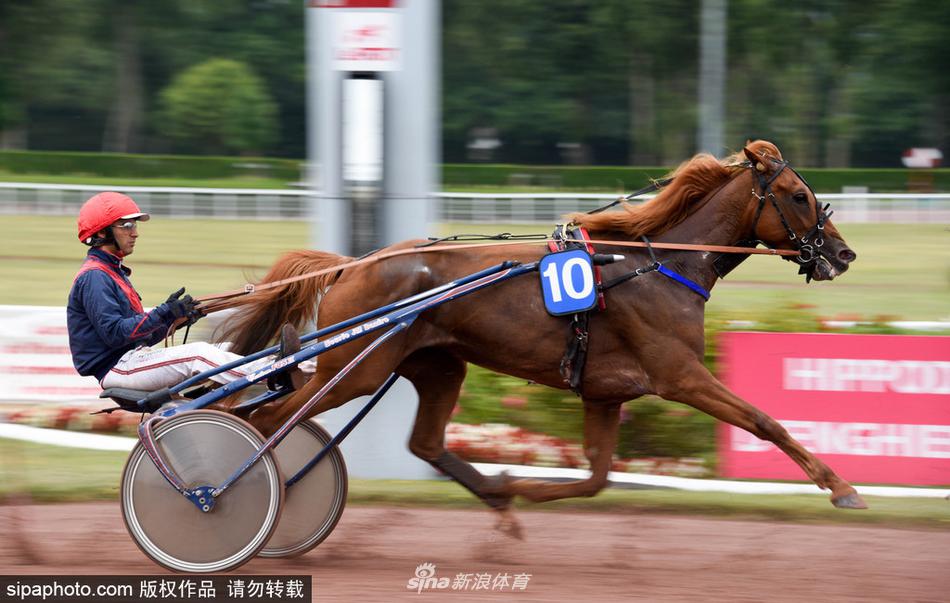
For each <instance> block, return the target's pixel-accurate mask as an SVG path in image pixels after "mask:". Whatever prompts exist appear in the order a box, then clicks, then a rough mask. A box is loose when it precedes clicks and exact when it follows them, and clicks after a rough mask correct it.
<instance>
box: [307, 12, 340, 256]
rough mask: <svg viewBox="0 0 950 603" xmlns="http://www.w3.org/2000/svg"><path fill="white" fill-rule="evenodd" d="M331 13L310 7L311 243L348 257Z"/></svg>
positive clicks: (309, 134) (308, 113)
mask: <svg viewBox="0 0 950 603" xmlns="http://www.w3.org/2000/svg"><path fill="white" fill-rule="evenodd" d="M327 11H328V9H325V8H313V7H311V8H308V9H307V10H306V11H304V12H305V14H306V27H307V173H308V184H309V186H310V191H311V192H312V193H313V194H312V196H311V197H310V215H311V222H310V244H311V247H313V248H315V249H322V250H324V251H330V252H333V253H339V254H344V255H346V254H348V253H349V251H350V242H349V233H350V227H349V221H350V216H349V208H348V207H347V204H346V201H345V200H344V199H343V175H342V166H341V161H340V157H341V155H342V143H341V140H340V136H341V130H340V120H341V116H340V92H341V88H342V76H341V74H340V72H339V71H334V70H333V68H332V67H331V62H332V57H331V48H330V44H329V43H328V42H327V40H330V39H331V34H332V33H333V21H332V20H331V19H329V18H327Z"/></svg>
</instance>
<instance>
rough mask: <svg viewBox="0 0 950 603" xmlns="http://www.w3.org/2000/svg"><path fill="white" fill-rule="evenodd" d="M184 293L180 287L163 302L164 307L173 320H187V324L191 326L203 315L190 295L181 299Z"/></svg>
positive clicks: (183, 289)
mask: <svg viewBox="0 0 950 603" xmlns="http://www.w3.org/2000/svg"><path fill="white" fill-rule="evenodd" d="M184 292H185V288H184V287H182V288H181V289H179V290H178V291H175V292H174V293H172V294H171V295H169V296H168V299H167V300H166V301H165V305H166V307H167V308H168V311H169V312H171V315H172V316H174V317H175V318H188V319H189V324H193V323H194V322H195V321H196V320H198V319H199V318H201V317H202V316H204V314H203V313H202V312H201V310H200V309H199V308H198V302H197V301H195V300H194V299H193V298H192V297H191V296H190V295H185V296H184V297H182V294H183V293H184Z"/></svg>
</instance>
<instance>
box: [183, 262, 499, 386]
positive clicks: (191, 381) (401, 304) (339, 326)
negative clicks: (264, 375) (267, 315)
mask: <svg viewBox="0 0 950 603" xmlns="http://www.w3.org/2000/svg"><path fill="white" fill-rule="evenodd" d="M513 265H514V262H502V263H501V264H498V265H495V266H492V267H490V268H486V269H485V270H482V271H480V272H475V273H473V274H470V275H468V276H465V277H463V278H460V279H458V280H454V281H451V282H449V283H446V284H444V285H440V286H438V287H434V288H432V289H429V290H428V291H423V292H422V293H419V294H417V295H413V296H412V297H407V298H405V299H401V300H399V301H397V302H393V303H391V304H388V305H386V306H383V307H382V308H377V309H376V310H371V311H369V312H365V313H363V314H360V315H359V316H354V317H353V318H350V319H348V320H344V321H343V322H338V323H336V324H335V325H330V326H328V327H324V328H322V329H320V330H319V331H315V332H313V333H309V334H307V335H304V336H303V337H301V338H300V342H301V343H307V342H310V341H313V340H314V339H317V338H318V337H323V336H324V335H327V334H329V333H333V332H335V331H340V330H343V329H347V328H349V327H352V326H353V325H356V324H359V323H361V322H364V321H367V320H370V319H372V318H376V317H377V316H382V315H383V314H386V313H388V312H391V311H393V310H398V309H400V308H405V307H406V306H409V305H412V304H414V303H416V302H417V301H419V300H422V299H426V298H428V297H432V296H433V295H437V294H439V293H442V292H444V291H447V290H449V289H451V288H452V287H456V286H458V285H466V284H468V283H470V282H472V281H476V280H478V279H480V278H482V277H483V276H488V275H489V274H495V273H496V272H501V271H502V270H504V269H506V268H510V267H511V266H513ZM278 348H279V346H276V345H275V346H271V347H269V348H267V349H265V350H261V351H260V352H255V353H253V354H249V355H247V356H244V357H243V358H238V359H237V360H233V361H231V362H228V363H227V364H222V365H221V366H219V367H217V368H214V369H210V370H207V371H205V372H203V373H201V374H199V375H195V376H194V377H190V378H188V379H185V380H184V381H182V382H181V383H179V384H178V385H176V386H175V387H172V388H169V390H168V391H169V392H171V393H173V394H177V393H178V392H181V391H183V390H186V389H188V388H189V387H191V386H193V385H197V384H198V383H201V382H202V381H204V380H206V379H208V378H209V377H212V376H214V375H217V374H219V373H223V372H225V371H229V370H231V369H233V368H237V367H239V366H243V365H245V364H247V363H249V362H253V361H254V360H259V359H261V358H264V357H265V356H269V355H270V354H276V353H277V351H278Z"/></svg>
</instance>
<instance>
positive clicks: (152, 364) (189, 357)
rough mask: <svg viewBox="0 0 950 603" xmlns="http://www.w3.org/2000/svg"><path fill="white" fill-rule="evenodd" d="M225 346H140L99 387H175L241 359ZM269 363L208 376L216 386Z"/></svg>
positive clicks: (264, 361) (264, 360)
mask: <svg viewBox="0 0 950 603" xmlns="http://www.w3.org/2000/svg"><path fill="white" fill-rule="evenodd" d="M227 347H228V344H226V343H224V344H217V345H216V344H211V343H206V342H204V341H197V342H195V343H186V344H184V345H176V346H173V347H168V348H150V347H146V346H142V347H139V348H136V349H134V350H129V351H128V352H126V353H125V354H124V355H123V356H122V358H120V359H119V362H118V363H116V365H115V366H114V367H112V370H111V371H109V372H108V373H106V376H105V377H104V378H103V379H102V383H101V385H102V388H103V389H106V388H110V387H124V388H128V389H138V390H145V391H155V390H158V389H161V388H163V387H171V386H173V385H178V384H179V383H181V382H182V381H184V380H185V379H187V378H189V377H193V376H194V375H197V374H198V373H201V372H204V371H206V370H208V369H212V368H216V367H218V366H221V365H222V364H226V363H228V362H231V361H233V360H237V359H239V358H243V356H240V355H238V354H235V353H233V352H229V351H227V349H226V348H227ZM272 362H274V357H273V356H265V357H264V358H261V359H260V360H255V361H254V362H249V363H248V364H245V365H243V366H239V367H237V368H234V369H231V370H229V371H225V372H223V373H218V374H217V375H215V376H213V377H211V380H212V381H216V382H218V383H230V382H231V381H234V380H236V379H240V378H241V377H244V376H246V375H248V374H250V373H253V372H255V371H258V370H260V369H262V368H264V367H266V366H268V365H270V364H271V363H272Z"/></svg>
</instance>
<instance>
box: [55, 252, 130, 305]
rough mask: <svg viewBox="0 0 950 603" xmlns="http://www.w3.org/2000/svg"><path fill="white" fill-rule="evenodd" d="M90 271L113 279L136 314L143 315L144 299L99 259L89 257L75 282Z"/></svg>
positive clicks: (77, 274)
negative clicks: (100, 272) (97, 271)
mask: <svg viewBox="0 0 950 603" xmlns="http://www.w3.org/2000/svg"><path fill="white" fill-rule="evenodd" d="M90 270H101V271H103V272H105V273H106V274H108V275H109V278H111V279H112V280H113V282H115V284H116V285H118V286H119V289H120V290H121V291H122V293H124V294H125V297H127V298H128V300H129V304H130V305H131V306H132V309H133V310H134V311H135V313H136V314H141V313H142V312H144V311H145V309H144V308H143V307H142V299H141V298H140V297H139V294H138V292H137V291H136V290H135V289H133V288H132V285H130V284H129V282H128V281H127V280H125V279H124V278H122V277H121V276H119V275H118V274H116V272H115V271H114V270H113V269H112V267H111V266H109V265H108V264H107V263H105V262H103V261H102V260H100V259H99V258H96V257H93V256H87V257H86V261H84V262H83V263H82V266H81V267H80V268H79V272H77V273H76V278H74V279H73V282H75V280H76V279H78V278H79V277H80V276H81V275H83V274H85V273H86V272H89V271H90Z"/></svg>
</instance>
